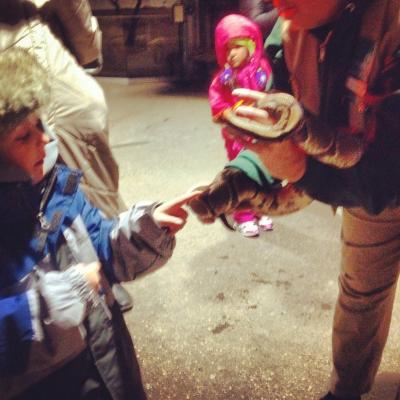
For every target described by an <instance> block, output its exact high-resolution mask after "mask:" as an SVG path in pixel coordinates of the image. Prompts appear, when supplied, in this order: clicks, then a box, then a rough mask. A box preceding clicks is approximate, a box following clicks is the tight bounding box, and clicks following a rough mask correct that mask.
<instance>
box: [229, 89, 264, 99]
mask: <svg viewBox="0 0 400 400" xmlns="http://www.w3.org/2000/svg"><path fill="white" fill-rule="evenodd" d="M232 94H233V95H234V96H238V97H245V98H248V99H253V100H261V99H263V98H265V93H263V92H257V91H256V90H251V89H244V88H238V89H234V90H233V91H232Z"/></svg>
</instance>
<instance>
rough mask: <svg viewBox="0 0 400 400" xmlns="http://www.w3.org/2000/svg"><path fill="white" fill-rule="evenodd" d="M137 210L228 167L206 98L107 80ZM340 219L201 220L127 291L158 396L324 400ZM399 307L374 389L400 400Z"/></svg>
mask: <svg viewBox="0 0 400 400" xmlns="http://www.w3.org/2000/svg"><path fill="white" fill-rule="evenodd" d="M99 82H100V84H101V85H102V86H103V87H104V89H105V92H106V95H107V98H108V101H109V107H110V128H111V144H112V147H113V151H114V153H115V156H116V157H117V159H118V161H119V163H120V171H121V192H122V194H123V196H124V198H125V200H126V201H127V203H134V202H136V201H138V200H144V199H154V200H162V199H168V198H171V197H174V196H176V195H179V194H181V193H182V192H185V191H186V190H188V188H190V187H191V186H193V185H195V184H199V183H202V182H208V181H210V180H212V179H213V177H214V176H215V175H216V173H217V172H218V171H219V170H220V169H221V167H222V166H223V165H224V163H225V152H224V149H223V144H222V139H221V137H220V135H219V127H218V126H216V125H214V124H213V123H212V122H211V119H210V114H209V109H208V103H207V98H206V94H205V92H204V91H203V92H202V91H190V90H189V89H184V88H182V87H181V88H180V89H177V88H173V87H172V86H170V85H169V84H168V83H166V82H163V81H158V80H130V81H128V80H124V79H120V80H112V79H107V78H100V79H99ZM339 233H340V216H338V215H337V216H334V215H333V213H332V211H331V210H330V209H329V207H327V206H324V205H322V204H320V203H317V202H315V203H313V204H312V205H311V206H309V207H308V208H306V209H305V210H303V211H301V212H298V213H297V214H293V215H290V216H285V217H281V218H276V219H275V229H274V231H273V232H268V233H265V234H263V235H262V236H261V237H260V238H257V239H245V238H243V237H241V236H240V235H239V234H236V233H233V232H230V231H228V230H227V229H226V228H224V227H223V226H222V224H220V223H219V222H217V223H215V224H213V225H209V226H204V225H202V224H200V223H199V222H198V221H197V219H196V218H195V217H193V216H192V218H190V219H189V221H188V224H187V226H186V227H185V229H184V230H183V231H181V232H179V233H178V236H177V247H176V250H175V253H174V256H173V257H172V259H171V260H170V262H169V263H168V264H167V266H166V267H164V268H163V269H160V270H158V271H156V272H155V273H153V274H152V275H147V276H145V277H144V278H143V279H140V278H139V279H137V280H136V281H135V282H132V283H128V284H126V285H125V287H126V288H127V289H128V290H129V291H130V293H132V295H133V297H134V301H135V307H134V309H133V310H132V311H131V312H128V313H127V314H125V317H126V321H127V323H128V325H129V329H130V331H131V333H132V336H133V338H134V341H135V345H136V348H137V351H138V355H139V360H140V363H141V366H142V372H143V380H144V383H145V387H146V391H147V393H148V397H149V399H150V400H167V399H171V400H185V399H194V400H213V399H216V400H217V399H220V400H238V399H246V400H250V399H251V400H262V399H264V400H281V399H296V400H306V399H317V398H318V396H319V395H321V394H323V393H324V392H325V390H326V387H327V384H328V378H329V372H330V368H331V361H330V330H331V320H332V316H333V308H334V303H335V299H336V294H337V283H336V277H337V271H338V268H339V257H340V249H339ZM399 327H400V313H399V302H397V303H396V306H395V310H394V317H393V322H392V328H391V333H390V337H389V341H388V344H387V346H386V350H385V353H384V357H383V361H382V364H381V368H380V370H379V373H378V377H377V381H376V384H375V386H374V389H373V391H372V392H371V393H370V394H369V395H368V396H365V399H366V400H391V399H394V398H395V393H396V390H397V385H398V383H399V380H400V375H399V372H400V368H399V359H400V352H399V346H398V344H399V342H400V330H399Z"/></svg>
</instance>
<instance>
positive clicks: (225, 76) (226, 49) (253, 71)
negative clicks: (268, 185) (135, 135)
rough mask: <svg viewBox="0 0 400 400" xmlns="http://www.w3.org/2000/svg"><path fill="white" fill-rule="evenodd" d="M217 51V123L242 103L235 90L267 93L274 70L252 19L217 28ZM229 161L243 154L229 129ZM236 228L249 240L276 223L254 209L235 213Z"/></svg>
mask: <svg viewBox="0 0 400 400" xmlns="http://www.w3.org/2000/svg"><path fill="white" fill-rule="evenodd" d="M215 51H216V55H217V61H218V65H219V67H220V70H219V72H218V73H217V74H216V76H215V77H214V79H213V80H212V82H211V84H210V87H209V91H208V98H209V103H210V107H211V113H212V116H213V119H214V121H216V122H223V121H224V120H225V119H226V115H227V113H230V112H232V109H233V108H234V107H235V104H236V103H237V101H238V100H239V99H238V98H237V97H235V96H234V95H233V94H232V91H233V90H234V89H235V88H249V89H255V90H265V89H267V88H268V86H269V84H270V79H271V67H270V65H269V63H268V61H267V60H266V59H265V58H264V57H263V56H262V53H263V48H262V38H261V32H260V30H259V28H258V27H257V25H256V24H255V23H254V22H252V21H251V20H249V19H248V18H246V17H244V16H242V15H238V14H230V15H228V16H226V17H224V18H222V19H221V21H220V22H219V23H218V24H217V26H216V28H215ZM221 134H222V137H223V139H224V142H225V148H226V151H227V155H228V159H229V160H232V159H234V158H236V156H237V155H238V154H239V153H240V152H241V151H242V149H243V145H242V144H241V143H240V142H239V141H237V140H236V139H235V138H233V137H232V136H231V135H230V133H229V132H228V131H227V129H226V128H225V127H223V128H222V130H221ZM233 217H234V220H235V225H234V227H235V229H236V230H238V231H239V232H240V233H241V234H242V235H243V236H245V237H255V236H258V235H259V234H260V231H265V230H271V229H272V228H273V223H272V220H271V219H270V218H269V217H268V216H266V215H257V214H256V213H254V212H253V211H251V210H241V211H237V212H235V213H234V216H233Z"/></svg>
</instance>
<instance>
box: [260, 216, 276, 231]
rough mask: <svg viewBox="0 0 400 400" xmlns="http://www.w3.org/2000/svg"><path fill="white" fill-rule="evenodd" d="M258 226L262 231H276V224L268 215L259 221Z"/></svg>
mask: <svg viewBox="0 0 400 400" xmlns="http://www.w3.org/2000/svg"><path fill="white" fill-rule="evenodd" d="M258 226H259V228H260V229H261V230H262V231H272V230H273V229H274V223H273V222H272V219H271V218H270V217H268V215H263V216H262V217H261V218H260V219H259V220H258Z"/></svg>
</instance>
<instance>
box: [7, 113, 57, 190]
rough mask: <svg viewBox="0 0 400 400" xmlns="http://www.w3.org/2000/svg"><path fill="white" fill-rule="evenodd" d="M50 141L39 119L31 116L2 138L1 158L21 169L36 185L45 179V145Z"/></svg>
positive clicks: (33, 115)
mask: <svg viewBox="0 0 400 400" xmlns="http://www.w3.org/2000/svg"><path fill="white" fill-rule="evenodd" d="M49 140H50V139H49V137H48V136H47V134H46V133H45V132H44V129H43V125H42V123H41V121H40V119H39V117H38V116H37V115H35V114H30V115H28V117H27V118H25V119H24V120H23V121H22V122H21V123H20V124H19V125H17V127H15V128H14V129H13V130H12V131H11V132H8V133H7V134H5V135H4V136H3V137H1V136H0V156H1V158H2V159H3V160H4V161H5V162H7V163H10V164H12V165H14V166H16V167H19V168H21V169H22V170H23V171H24V172H25V173H27V174H28V175H29V176H30V177H31V179H32V183H34V184H35V183H38V182H40V181H41V180H42V179H43V177H44V158H45V155H46V153H45V145H46V144H47V143H49Z"/></svg>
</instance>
